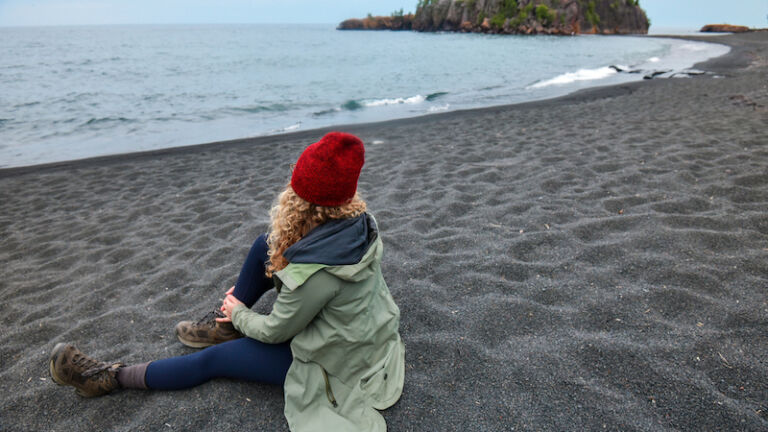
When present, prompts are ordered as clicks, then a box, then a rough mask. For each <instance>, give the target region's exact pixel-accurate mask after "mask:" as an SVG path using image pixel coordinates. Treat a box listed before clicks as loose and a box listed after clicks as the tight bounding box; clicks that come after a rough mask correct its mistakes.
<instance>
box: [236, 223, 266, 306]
mask: <svg viewBox="0 0 768 432" xmlns="http://www.w3.org/2000/svg"><path fill="white" fill-rule="evenodd" d="M268 250H269V246H267V235H266V234H262V235H260V236H259V238H257V239H256V241H255V242H253V246H251V250H250V252H248V256H247V257H246V258H245V262H244V263H243V268H242V269H241V270H240V276H238V278H237V283H236V284H235V291H234V292H233V293H232V294H233V295H234V296H235V297H236V298H237V299H238V300H240V301H241V302H243V303H245V305H246V306H247V307H249V308H250V307H251V306H253V305H254V304H256V301H257V300H259V298H261V296H262V295H263V294H264V293H265V292H267V291H268V290H270V289H272V288H273V287H274V286H275V285H274V283H273V282H272V279H271V278H268V277H267V276H266V275H265V274H264V272H265V271H266V262H267V260H268V259H269V257H268V256H267V251H268Z"/></svg>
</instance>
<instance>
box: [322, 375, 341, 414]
mask: <svg viewBox="0 0 768 432" xmlns="http://www.w3.org/2000/svg"><path fill="white" fill-rule="evenodd" d="M320 369H321V370H322V371H323V378H325V396H326V397H327V398H328V402H330V403H331V404H332V405H333V407H334V408H336V407H338V406H339V404H337V403H336V398H335V397H334V396H333V390H331V382H330V381H329V380H328V373H327V372H326V371H325V368H323V367H322V366H321V367H320Z"/></svg>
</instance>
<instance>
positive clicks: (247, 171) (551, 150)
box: [0, 32, 768, 431]
mask: <svg viewBox="0 0 768 432" xmlns="http://www.w3.org/2000/svg"><path fill="white" fill-rule="evenodd" d="M705 40H707V41H713V42H721V43H727V44H729V45H731V46H732V47H733V50H732V51H731V53H729V54H728V55H726V56H724V57H721V58H718V59H714V60H712V61H709V62H707V63H705V64H701V65H698V66H697V67H698V68H699V69H703V70H706V71H711V72H714V73H716V74H718V75H720V76H722V78H713V76H712V75H707V76H700V77H695V78H688V79H662V80H651V81H644V82H637V83H632V84H626V85H620V86H613V87H605V88H599V89H592V90H588V91H582V92H579V93H576V94H574V95H570V96H567V97H563V98H559V99H554V100H547V101H541V102H534V103H528V104H523V105H515V106H505V107H496V108H487V109H480V110H472V111H464V112H454V113H445V114H441V115H434V116H428V117H421V118H414V119H406V120H398V121H392V122H385V123H377V124H370V125H355V126H350V127H343V128H342V129H343V130H345V131H349V132H352V133H355V134H358V135H359V136H360V137H361V138H362V139H363V140H364V141H365V142H366V145H367V155H366V159H367V163H366V165H365V168H364V169H363V174H362V176H361V182H360V190H361V192H362V194H363V196H364V197H365V198H366V199H367V201H368V203H369V208H370V209H371V211H372V212H373V213H374V214H375V215H376V216H377V218H378V220H379V223H380V225H381V230H382V236H383V239H384V244H385V248H386V251H385V262H384V263H383V268H384V274H385V277H386V279H387V281H388V283H389V286H390V289H391V291H392V293H393V295H394V297H395V300H396V301H397V302H398V304H399V305H400V308H401V311H402V324H401V331H402V335H403V339H404V341H405V344H406V347H407V354H406V365H407V375H406V384H405V391H404V393H403V397H402V399H401V400H400V401H399V402H398V403H397V404H396V405H395V406H394V407H393V408H391V409H389V410H387V411H385V412H384V417H385V418H386V420H387V423H388V426H389V430H391V431H511V430H516V431H517V430H532V431H533V430H541V431H566V430H572V431H581V430H590V431H591V430H600V431H602V430H609V431H633V430H638V431H639V430H643V431H672V430H686V431H723V430H729V431H731V430H739V431H742V430H744V431H747V430H749V431H758V430H763V431H764V430H768V136H767V134H766V130H768V50H766V48H768V32H757V33H747V34H739V35H728V36H717V37H707V38H706V39H705ZM323 133H324V131H309V132H301V133H295V134H289V135H281V136H271V137H263V138H257V139H249V140H241V141H234V142H228V143H217V144H210V145H204V146H195V147H188V148H181V149H170V150H162V151H157V152H152V153H147V154H134V155H125V156H115V157H105V158H98V159H92V160H85V161H79V162H70V163H62V164H54V165H48V166H38V167H29V168H19V169H8V170H0V209H1V210H2V211H1V212H0V272H1V273H0V294H2V301H0V325H2V331H1V332H0V378H1V379H0V394H1V396H0V430H2V431H49V430H50V431H53V430H56V431H74V430H93V431H101V430H123V431H127V430H147V431H159V430H169V431H170V430H216V431H241V430H253V431H256V430H258V431H284V430H287V426H286V424H285V420H284V418H283V414H282V406H283V400H282V389H280V388H277V387H272V386H267V385H260V384H251V383H242V382H235V381H230V380H216V381H213V382H210V383H207V384H205V385H203V386H200V387H197V388H194V389H191V390H186V391H178V392H139V391H119V392H115V393H113V394H111V395H109V396H106V397H102V398H97V399H90V400H85V399H81V398H80V397H78V396H76V395H75V394H74V392H73V391H72V389H71V388H64V387H58V386H56V385H54V384H53V383H52V382H51V380H50V378H49V377H48V370H47V359H48V354H49V352H50V351H51V349H52V348H53V346H54V345H55V344H56V343H58V342H63V341H72V342H75V343H76V344H77V345H78V346H79V347H80V348H81V349H83V350H84V351H85V352H87V353H90V354H93V355H94V356H96V357H98V358H100V359H104V360H121V361H124V362H129V363H135V362H141V361H146V360H151V359H156V358H162V357H167V356H174V355H180V354H185V353H189V352H191V349H189V348H186V347H184V346H182V345H181V344H180V343H179V342H178V341H177V340H176V338H175V336H174V334H173V327H174V325H175V323H176V322H177V321H179V320H182V319H190V318H197V317H199V316H201V315H202V314H204V313H205V312H206V311H207V310H209V309H210V308H211V307H212V306H213V305H215V304H217V303H218V299H220V298H221V297H222V292H223V291H224V290H225V289H227V288H228V287H229V286H230V285H232V284H233V283H234V281H235V278H236V276H237V273H238V271H239V267H240V265H241V263H242V260H243V259H244V257H245V255H246V253H247V251H248V248H249V247H250V244H251V241H252V240H253V239H254V238H255V237H256V236H257V235H258V234H260V233H262V232H264V231H265V230H266V229H267V224H268V217H267V209H268V208H269V207H270V205H271V202H272V199H273V197H274V196H275V194H276V193H277V192H278V191H279V190H280V189H281V188H282V187H283V186H284V185H285V183H286V181H287V179H288V175H289V164H290V163H291V162H293V161H294V160H295V159H296V157H297V156H298V155H299V153H300V152H301V150H302V149H303V148H304V147H305V146H306V145H307V144H309V143H311V142H314V141H315V140H317V139H318V138H319V137H320V136H322V134H323ZM272 298H273V297H269V298H268V299H266V300H270V299H272ZM257 309H258V310H260V311H262V312H266V311H268V310H269V302H268V301H266V302H265V301H262V303H261V304H260V305H258V306H257Z"/></svg>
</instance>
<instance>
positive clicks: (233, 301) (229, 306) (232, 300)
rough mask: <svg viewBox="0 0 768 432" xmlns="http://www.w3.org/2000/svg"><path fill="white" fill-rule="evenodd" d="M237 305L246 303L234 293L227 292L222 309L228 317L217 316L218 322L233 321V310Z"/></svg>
mask: <svg viewBox="0 0 768 432" xmlns="http://www.w3.org/2000/svg"><path fill="white" fill-rule="evenodd" d="M230 291H231V290H230ZM227 292H229V291H227ZM237 305H244V304H243V302H241V301H240V300H238V299H237V298H236V297H235V296H233V295H232V294H227V297H225V298H224V302H223V303H222V304H221V311H222V312H224V315H226V316H227V317H226V318H216V321H218V322H232V311H233V310H235V307H236V306H237Z"/></svg>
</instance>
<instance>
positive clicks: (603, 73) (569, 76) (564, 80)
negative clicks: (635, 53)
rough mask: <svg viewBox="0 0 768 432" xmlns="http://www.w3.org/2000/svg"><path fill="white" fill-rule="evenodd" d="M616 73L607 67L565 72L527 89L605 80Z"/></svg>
mask: <svg viewBox="0 0 768 432" xmlns="http://www.w3.org/2000/svg"><path fill="white" fill-rule="evenodd" d="M615 73H616V70H615V69H613V68H610V67H608V66H605V67H601V68H597V69H579V70H577V71H576V72H567V73H564V74H562V75H558V76H556V77H554V78H552V79H548V80H546V81H541V82H537V83H535V84H532V85H530V86H528V88H533V89H537V88H542V87H549V86H553V85H563V84H571V83H573V82H576V81H591V80H599V79H603V78H607V77H609V76H611V75H613V74H615Z"/></svg>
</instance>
